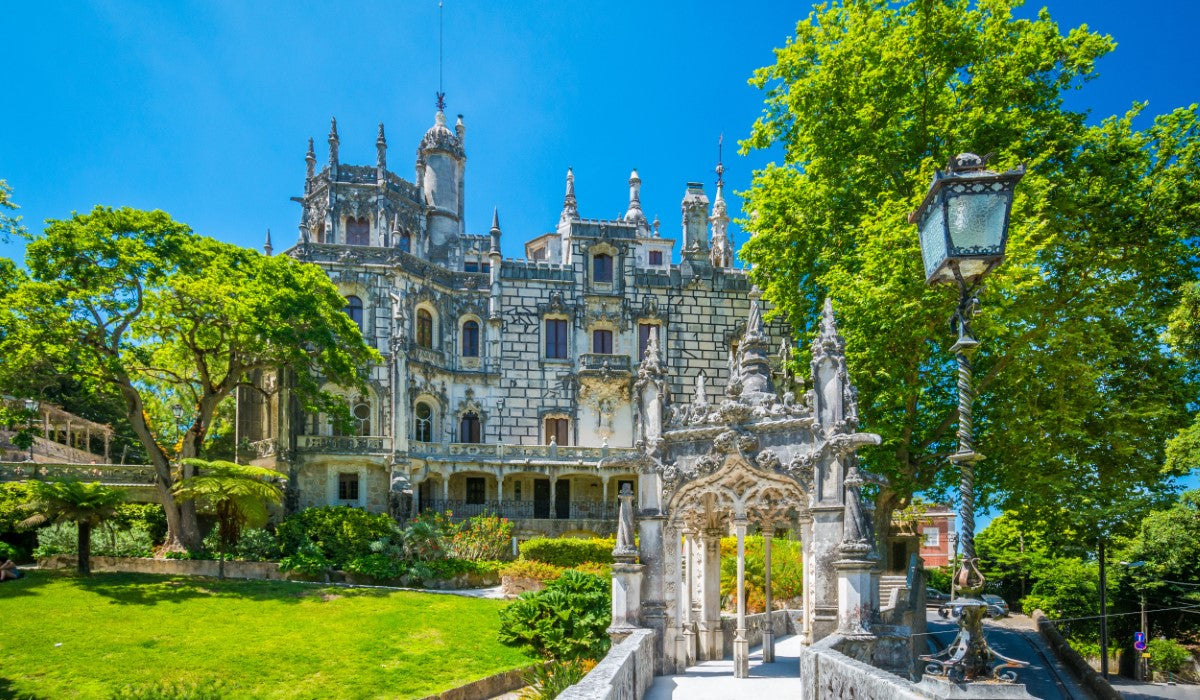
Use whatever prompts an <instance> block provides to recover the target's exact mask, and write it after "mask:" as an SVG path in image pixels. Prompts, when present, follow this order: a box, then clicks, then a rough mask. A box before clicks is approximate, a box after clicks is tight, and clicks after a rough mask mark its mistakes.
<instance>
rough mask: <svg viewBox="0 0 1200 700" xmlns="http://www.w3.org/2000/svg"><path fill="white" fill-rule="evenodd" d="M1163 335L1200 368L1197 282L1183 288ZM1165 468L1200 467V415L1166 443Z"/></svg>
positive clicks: (1185, 469) (1199, 285) (1176, 470)
mask: <svg viewBox="0 0 1200 700" xmlns="http://www.w3.org/2000/svg"><path fill="white" fill-rule="evenodd" d="M1164 338H1165V339H1166V341H1167V342H1168V343H1169V344H1170V345H1171V347H1172V349H1174V350H1175V352H1177V353H1179V355H1180V357H1182V358H1183V359H1185V360H1187V361H1188V362H1190V363H1191V364H1192V366H1193V367H1195V368H1200V282H1192V283H1191V284H1189V285H1187V286H1186V287H1184V288H1183V293H1182V294H1181V295H1180V300H1179V306H1178V307H1176V308H1175V310H1174V311H1173V312H1171V319H1170V322H1169V323H1168V324H1167V331H1166V333H1165V334H1164ZM1166 467H1167V471H1168V472H1171V473H1173V474H1178V473H1184V472H1188V471H1192V470H1195V469H1200V415H1198V416H1197V417H1196V420H1195V421H1194V422H1193V423H1192V424H1191V425H1189V426H1187V427H1185V428H1184V429H1182V430H1180V431H1179V434H1178V435H1176V436H1175V437H1173V438H1171V440H1170V441H1169V442H1167V463H1166Z"/></svg>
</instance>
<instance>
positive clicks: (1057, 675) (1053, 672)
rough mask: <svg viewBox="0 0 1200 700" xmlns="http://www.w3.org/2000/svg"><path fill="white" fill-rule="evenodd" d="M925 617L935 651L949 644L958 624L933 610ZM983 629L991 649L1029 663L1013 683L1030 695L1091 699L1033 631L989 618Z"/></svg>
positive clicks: (1049, 697)
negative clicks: (1001, 624) (1021, 684)
mask: <svg viewBox="0 0 1200 700" xmlns="http://www.w3.org/2000/svg"><path fill="white" fill-rule="evenodd" d="M927 619H928V621H929V631H930V632H932V633H933V634H931V635H930V639H933V640H936V644H937V647H938V650H941V649H944V648H946V647H947V646H949V645H950V643H951V642H953V641H954V635H955V632H956V631H957V629H958V625H957V624H955V623H953V622H947V621H946V620H943V619H942V618H940V617H938V614H937V611H936V610H934V609H930V610H929V611H928V616H927ZM984 632H985V633H986V635H987V641H988V644H990V645H991V647H992V648H993V649H995V650H996V651H998V652H999V653H1001V654H1003V655H1005V656H1007V657H1009V658H1010V659H1017V660H1018V661H1025V662H1028V663H1029V667H1028V668H1024V669H1021V670H1018V671H1017V682H1018V683H1024V684H1025V689H1026V690H1027V691H1029V694H1030V695H1032V696H1034V697H1037V698H1046V699H1047V700H1050V699H1054V700H1058V699H1059V698H1065V699H1067V700H1091V698H1092V695H1091V694H1090V693H1088V692H1087V691H1086V690H1084V689H1083V688H1081V687H1080V686H1079V683H1077V682H1076V681H1075V679H1074V677H1072V676H1071V673H1070V671H1068V670H1067V669H1066V668H1065V667H1063V666H1062V664H1060V663H1059V662H1058V659H1056V658H1055V657H1054V654H1053V652H1051V651H1050V649H1049V647H1047V646H1046V645H1045V644H1044V643H1043V642H1042V639H1041V637H1039V636H1038V634H1037V633H1036V632H1033V631H1031V630H1025V629H1014V628H1012V627H1001V626H1000V625H997V624H994V623H992V622H991V621H990V620H986V621H984Z"/></svg>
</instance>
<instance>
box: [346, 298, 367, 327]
mask: <svg viewBox="0 0 1200 700" xmlns="http://www.w3.org/2000/svg"><path fill="white" fill-rule="evenodd" d="M355 302H357V306H355ZM365 309H366V306H365V305H364V304H363V300H362V297H360V296H358V295H357V294H347V295H346V306H345V307H343V308H342V311H344V312H345V313H346V315H347V316H349V317H350V320H351V321H354V324H355V325H356V326H358V332H359V333H362V332H363V331H364V330H366V328H365V324H366V314H365ZM355 311H357V312H358V318H355V317H354V312H355Z"/></svg>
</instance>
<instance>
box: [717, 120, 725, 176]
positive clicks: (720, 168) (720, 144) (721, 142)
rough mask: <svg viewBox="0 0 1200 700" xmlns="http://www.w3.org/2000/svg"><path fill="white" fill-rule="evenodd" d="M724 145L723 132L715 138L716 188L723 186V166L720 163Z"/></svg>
mask: <svg viewBox="0 0 1200 700" xmlns="http://www.w3.org/2000/svg"><path fill="white" fill-rule="evenodd" d="M724 145H725V132H721V135H720V136H719V137H718V138H717V170H716V172H717V187H718V188H720V187H722V186H723V185H724V184H725V166H724V165H723V164H722V162H721V151H722V149H723V147H724Z"/></svg>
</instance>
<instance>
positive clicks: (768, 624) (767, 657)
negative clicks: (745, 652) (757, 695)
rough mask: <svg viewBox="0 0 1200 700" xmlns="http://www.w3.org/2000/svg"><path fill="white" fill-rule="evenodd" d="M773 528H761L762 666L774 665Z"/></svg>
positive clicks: (768, 526) (767, 526)
mask: <svg viewBox="0 0 1200 700" xmlns="http://www.w3.org/2000/svg"><path fill="white" fill-rule="evenodd" d="M774 534H775V528H774V526H773V525H771V523H766V525H765V526H764V527H763V595H764V597H765V598H766V609H767V617H766V620H765V621H764V622H763V641H762V660H763V663H764V664H770V663H775V625H774V623H773V622H772V621H771V613H772V610H771V540H772V539H773V538H774V537H773V536H774Z"/></svg>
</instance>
